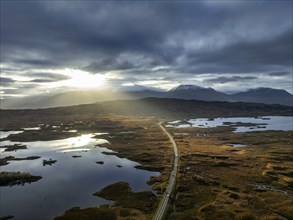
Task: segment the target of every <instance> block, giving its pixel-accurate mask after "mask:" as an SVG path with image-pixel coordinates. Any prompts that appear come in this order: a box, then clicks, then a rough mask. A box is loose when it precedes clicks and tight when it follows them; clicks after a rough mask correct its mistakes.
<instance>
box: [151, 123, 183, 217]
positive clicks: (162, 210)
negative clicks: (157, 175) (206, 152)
mask: <svg viewBox="0 0 293 220" xmlns="http://www.w3.org/2000/svg"><path fill="white" fill-rule="evenodd" d="M159 126H160V128H161V129H162V130H163V131H164V133H165V134H166V135H167V136H168V138H169V139H170V142H171V143H172V145H173V148H174V162H173V168H172V171H171V174H170V177H169V183H168V186H167V189H166V191H165V193H164V195H163V197H162V200H161V203H160V204H159V207H158V209H157V212H156V215H155V217H154V220H161V219H162V218H163V216H164V213H165V211H167V210H166V208H167V204H168V202H169V199H170V195H171V193H172V189H173V187H174V186H175V182H176V177H177V170H178V161H179V157H178V156H179V155H178V148H177V144H176V142H175V141H174V139H173V137H172V136H171V135H170V134H169V132H168V131H167V130H166V128H164V127H163V126H162V123H161V122H160V123H159Z"/></svg>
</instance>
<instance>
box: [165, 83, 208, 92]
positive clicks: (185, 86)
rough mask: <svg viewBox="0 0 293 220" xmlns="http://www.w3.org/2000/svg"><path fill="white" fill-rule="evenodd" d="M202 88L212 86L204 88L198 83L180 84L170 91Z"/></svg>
mask: <svg viewBox="0 0 293 220" xmlns="http://www.w3.org/2000/svg"><path fill="white" fill-rule="evenodd" d="M202 89H211V88H204V87H201V86H197V85H179V86H177V87H175V88H173V89H171V90H170V91H169V92H174V91H179V90H193V91H196V90H202Z"/></svg>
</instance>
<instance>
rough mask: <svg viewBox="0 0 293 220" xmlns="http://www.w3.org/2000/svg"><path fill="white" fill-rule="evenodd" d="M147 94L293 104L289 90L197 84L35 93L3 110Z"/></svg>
mask: <svg viewBox="0 0 293 220" xmlns="http://www.w3.org/2000/svg"><path fill="white" fill-rule="evenodd" d="M147 97H154V98H175V99H185V100H202V101H225V102H250V103H264V104H280V105H287V106H293V95H292V94H290V93H289V92H287V91H286V90H281V89H272V88H264V87H260V88H254V89H249V90H247V91H245V92H239V93H235V94H230V95H229V94H225V93H223V92H219V91H217V90H215V89H213V88H210V87H209V88H205V87H201V86H197V85H179V86H177V87H175V88H173V89H171V90H169V91H167V92H162V91H155V90H148V89H145V88H144V89H143V90H135V91H133V90H132V91H131V90H129V91H124V90H118V91H72V92H64V93H59V94H56V95H53V96H32V97H25V98H19V99H13V100H9V99H7V100H6V99H5V100H1V106H0V108H2V109H28V108H32V109H36V108H50V107H60V106H73V105H80V104H90V103H95V102H102V101H110V100H133V99H141V98H147Z"/></svg>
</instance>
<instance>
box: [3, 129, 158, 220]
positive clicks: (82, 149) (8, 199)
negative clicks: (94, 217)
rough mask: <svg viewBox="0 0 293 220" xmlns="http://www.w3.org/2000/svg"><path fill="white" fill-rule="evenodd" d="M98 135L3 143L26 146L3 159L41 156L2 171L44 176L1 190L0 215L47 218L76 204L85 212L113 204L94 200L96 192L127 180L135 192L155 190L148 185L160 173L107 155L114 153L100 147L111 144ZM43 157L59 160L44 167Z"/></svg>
mask: <svg viewBox="0 0 293 220" xmlns="http://www.w3.org/2000/svg"><path fill="white" fill-rule="evenodd" d="M2 133H3V132H2ZM94 136H95V134H88V135H82V136H77V137H73V138H67V139H63V140H55V141H37V142H25V143H21V142H10V141H2V142H0V143H1V145H7V144H15V143H19V144H25V145H27V147H28V149H25V150H18V151H16V152H2V153H1V157H2V158H4V157H7V156H14V157H22V158H23V157H28V156H40V157H41V158H40V159H36V160H23V161H11V162H10V164H8V165H6V166H2V167H0V168H1V171H21V172H29V173H31V174H32V175H36V176H38V175H40V176H42V177H43V178H42V179H41V180H39V181H37V182H34V183H31V184H25V185H24V186H12V187H8V186H6V187H0V196H1V199H0V217H3V216H6V215H14V216H15V218H14V219H18V220H26V219H30V220H40V219H42V220H46V219H52V218H53V217H55V216H57V215H61V214H63V213H64V211H65V210H67V209H70V208H72V207H74V206H79V207H82V208H86V207H97V206H99V205H101V204H111V203H112V202H111V201H107V200H104V199H102V198H99V197H97V196H93V193H95V192H97V191H98V190H100V189H101V188H103V187H105V186H107V185H109V184H112V183H115V182H118V181H126V182H129V184H130V186H131V187H132V190H133V191H141V190H151V187H150V186H148V185H147V184H146V182H147V181H148V179H149V178H150V176H158V175H159V173H158V172H150V171H144V170H138V169H136V168H135V166H136V165H138V164H137V163H136V162H133V161H130V160H127V159H123V158H118V157H116V156H114V155H105V154H103V153H102V152H112V151H111V150H109V149H107V148H105V147H101V146H106V145H103V144H107V143H108V141H107V140H105V139H95V138H93V137H94ZM2 137H3V136H2ZM96 145H100V146H96ZM73 156H74V157H73ZM80 156H81V157H80ZM43 159H45V160H49V159H52V160H57V162H56V163H55V164H52V165H51V166H50V165H46V166H43ZM97 161H103V162H104V164H97V163H96V162H97ZM117 165H120V166H122V167H117Z"/></svg>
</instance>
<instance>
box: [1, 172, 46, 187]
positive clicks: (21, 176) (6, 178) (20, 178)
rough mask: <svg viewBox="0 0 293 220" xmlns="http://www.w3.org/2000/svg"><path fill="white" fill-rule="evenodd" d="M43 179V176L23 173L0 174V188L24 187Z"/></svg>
mask: <svg viewBox="0 0 293 220" xmlns="http://www.w3.org/2000/svg"><path fill="white" fill-rule="evenodd" d="M40 179H42V177H41V176H33V175H31V174H29V173H21V172H0V186H13V185H24V184H25V183H32V182H36V181H38V180H40Z"/></svg>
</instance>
